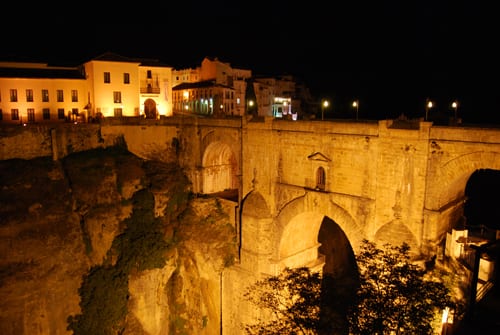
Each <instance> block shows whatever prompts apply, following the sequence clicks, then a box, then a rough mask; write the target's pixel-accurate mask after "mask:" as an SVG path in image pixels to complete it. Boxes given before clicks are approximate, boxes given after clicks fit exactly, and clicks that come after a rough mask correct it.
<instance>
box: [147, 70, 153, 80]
mask: <svg viewBox="0 0 500 335" xmlns="http://www.w3.org/2000/svg"><path fill="white" fill-rule="evenodd" d="M147 76H148V79H151V78H153V76H152V75H151V70H148V73H147Z"/></svg>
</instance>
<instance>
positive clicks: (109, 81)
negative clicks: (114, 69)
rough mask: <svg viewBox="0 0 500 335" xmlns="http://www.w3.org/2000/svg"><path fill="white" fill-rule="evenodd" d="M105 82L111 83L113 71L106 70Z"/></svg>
mask: <svg viewBox="0 0 500 335" xmlns="http://www.w3.org/2000/svg"><path fill="white" fill-rule="evenodd" d="M104 83H105V84H109V83H111V73H109V72H104Z"/></svg>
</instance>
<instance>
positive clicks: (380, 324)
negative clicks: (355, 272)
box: [348, 240, 452, 335]
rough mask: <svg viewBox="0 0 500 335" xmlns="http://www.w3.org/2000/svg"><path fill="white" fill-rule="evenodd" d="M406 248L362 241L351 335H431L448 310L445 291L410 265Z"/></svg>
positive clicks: (351, 314)
mask: <svg viewBox="0 0 500 335" xmlns="http://www.w3.org/2000/svg"><path fill="white" fill-rule="evenodd" d="M409 251H410V247H409V246H408V244H406V243H402V244H401V246H391V245H389V244H385V245H384V246H383V248H378V247H377V246H376V245H375V244H374V243H373V242H369V241H367V240H364V241H363V245H362V248H361V251H360V253H359V254H358V255H357V257H356V258H357V264H358V269H359V279H360V285H359V289H358V291H357V294H356V301H355V304H354V305H353V306H354V307H353V308H352V310H351V311H350V313H349V315H348V317H349V324H350V332H351V334H359V335H365V334H366V335H384V334H402V333H404V334H432V333H433V328H432V323H433V321H434V320H435V318H436V317H437V316H438V315H439V314H438V313H440V312H441V311H442V310H443V309H444V308H445V307H446V306H452V301H451V295H450V292H449V290H448V288H447V287H446V286H445V285H444V284H443V283H442V282H439V281H436V280H433V279H432V278H431V277H429V276H427V275H426V270H425V269H423V268H422V267H420V266H418V265H416V264H414V263H412V262H411V261H410V254H409Z"/></svg>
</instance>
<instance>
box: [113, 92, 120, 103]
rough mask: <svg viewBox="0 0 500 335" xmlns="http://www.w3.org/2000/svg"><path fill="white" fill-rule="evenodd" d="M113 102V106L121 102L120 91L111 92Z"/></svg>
mask: <svg viewBox="0 0 500 335" xmlns="http://www.w3.org/2000/svg"><path fill="white" fill-rule="evenodd" d="M113 101H114V102H115V104H119V103H121V102H122V92H120V91H115V92H113Z"/></svg>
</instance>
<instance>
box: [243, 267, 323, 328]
mask: <svg viewBox="0 0 500 335" xmlns="http://www.w3.org/2000/svg"><path fill="white" fill-rule="evenodd" d="M320 294H321V274H320V273H317V272H312V271H310V270H309V268H307V267H300V268H295V269H290V268H286V269H285V270H284V271H282V272H281V273H280V274H278V275H277V276H270V277H267V278H264V279H262V280H259V281H257V282H255V283H254V284H253V285H251V286H250V287H249V288H248V289H247V291H246V292H245V294H244V296H245V298H246V299H247V300H248V301H250V302H252V303H253V304H254V305H256V306H258V307H259V308H260V309H261V310H262V311H263V313H264V314H263V315H265V316H263V317H261V318H259V320H258V322H257V323H255V324H250V325H245V331H246V333H247V334H316V329H317V326H318V322H319V306H320Z"/></svg>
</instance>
